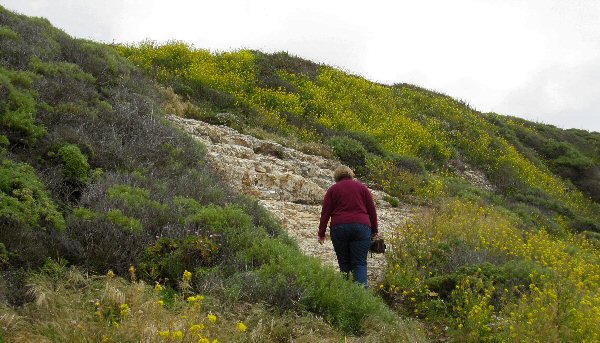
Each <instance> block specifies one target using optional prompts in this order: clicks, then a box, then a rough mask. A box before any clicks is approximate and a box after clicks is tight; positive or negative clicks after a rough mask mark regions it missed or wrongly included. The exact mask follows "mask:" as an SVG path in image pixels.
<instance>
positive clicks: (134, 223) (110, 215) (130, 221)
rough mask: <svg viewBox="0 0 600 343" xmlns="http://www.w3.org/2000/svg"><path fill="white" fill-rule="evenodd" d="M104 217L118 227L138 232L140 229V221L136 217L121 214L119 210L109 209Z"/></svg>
mask: <svg viewBox="0 0 600 343" xmlns="http://www.w3.org/2000/svg"><path fill="white" fill-rule="evenodd" d="M106 218H107V219H108V220H109V221H110V222H112V223H113V224H116V225H118V226H119V227H121V228H123V229H125V230H127V231H131V232H140V231H142V223H141V222H140V220H139V219H137V218H131V217H128V216H126V215H124V214H123V211H121V210H110V211H108V212H107V213H106Z"/></svg>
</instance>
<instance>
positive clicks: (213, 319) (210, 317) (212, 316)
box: [206, 313, 217, 323]
mask: <svg viewBox="0 0 600 343" xmlns="http://www.w3.org/2000/svg"><path fill="white" fill-rule="evenodd" d="M206 317H207V318H208V320H210V322H211V323H216V322H217V316H216V315H214V314H212V313H209V314H208V315H207V316H206Z"/></svg>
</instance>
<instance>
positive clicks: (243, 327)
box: [237, 322, 248, 332]
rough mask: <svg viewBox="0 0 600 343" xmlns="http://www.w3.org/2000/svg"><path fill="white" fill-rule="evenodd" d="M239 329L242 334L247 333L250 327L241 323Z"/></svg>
mask: <svg viewBox="0 0 600 343" xmlns="http://www.w3.org/2000/svg"><path fill="white" fill-rule="evenodd" d="M237 329H238V331H240V332H246V331H247V330H248V327H247V326H246V324H244V323H243V322H239V323H238V324H237Z"/></svg>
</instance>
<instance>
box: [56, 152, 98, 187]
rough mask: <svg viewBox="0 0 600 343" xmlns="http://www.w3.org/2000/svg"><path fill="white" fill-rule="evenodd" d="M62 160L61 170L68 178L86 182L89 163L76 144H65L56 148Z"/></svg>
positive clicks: (88, 174) (88, 173)
mask: <svg viewBox="0 0 600 343" xmlns="http://www.w3.org/2000/svg"><path fill="white" fill-rule="evenodd" d="M57 155H58V156H59V157H60V158H61V160H62V166H63V172H64V175H65V177H66V178H67V179H68V180H73V181H78V182H86V181H88V179H89V176H90V165H89V164H88V160H87V156H85V155H84V154H83V153H82V152H81V150H79V147H78V146H77V145H73V144H65V145H63V146H62V147H60V149H58V152H57Z"/></svg>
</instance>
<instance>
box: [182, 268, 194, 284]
mask: <svg viewBox="0 0 600 343" xmlns="http://www.w3.org/2000/svg"><path fill="white" fill-rule="evenodd" d="M191 279H192V272H188V271H187V270H185V271H184V272H183V280H184V281H190V280H191Z"/></svg>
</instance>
